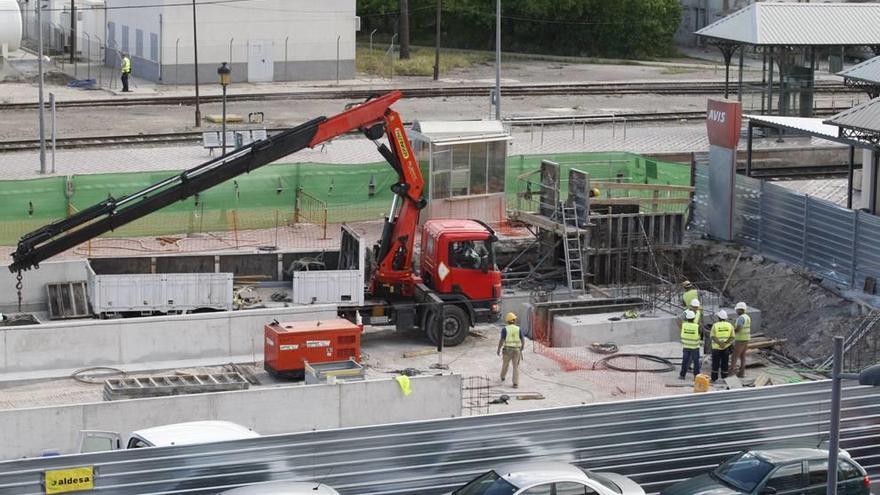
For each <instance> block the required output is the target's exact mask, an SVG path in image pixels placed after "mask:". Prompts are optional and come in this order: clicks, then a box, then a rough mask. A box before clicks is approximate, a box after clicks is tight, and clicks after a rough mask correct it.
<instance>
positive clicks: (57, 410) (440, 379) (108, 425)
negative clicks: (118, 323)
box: [0, 375, 461, 459]
mask: <svg viewBox="0 0 880 495" xmlns="http://www.w3.org/2000/svg"><path fill="white" fill-rule="evenodd" d="M411 387H412V394H411V395H409V396H404V395H403V393H402V392H401V390H400V387H399V386H398V384H397V382H396V381H394V380H393V379H391V378H388V379H382V380H369V381H364V382H353V383H340V384H338V385H304V386H285V387H273V388H262V389H255V390H245V391H241V392H222V393H214V394H200V395H187V396H177V397H161V398H154V399H137V400H127V401H117V402H97V403H91V404H77V405H68V406H56V407H39V408H32V409H11V410H6V411H0V459H14V458H19V457H34V456H39V455H41V454H42V453H44V452H61V453H68V452H72V451H74V450H75V449H76V448H77V445H76V440H77V433H78V432H79V431H80V430H106V431H118V432H120V433H121V434H123V436H124V437H125V436H127V435H128V434H129V433H131V432H132V431H136V430H139V429H142V428H146V427H150V426H157V425H163V424H170V423H179V422H183V421H197V420H210V419H216V420H226V421H233V422H235V423H239V424H242V425H245V426H247V427H250V428H253V429H254V431H257V432H259V433H261V434H263V435H268V434H276V433H291V432H298V431H310V430H324V429H332V428H340V427H349V426H365V425H373V424H383V423H397V422H403V421H416V420H425V419H440V418H449V417H456V416H459V415H461V377H460V376H458V375H443V376H423V377H413V378H411Z"/></svg>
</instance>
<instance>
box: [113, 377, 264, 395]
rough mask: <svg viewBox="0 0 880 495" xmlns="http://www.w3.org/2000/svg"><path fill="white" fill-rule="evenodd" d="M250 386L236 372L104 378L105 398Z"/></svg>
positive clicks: (187, 392)
mask: <svg viewBox="0 0 880 495" xmlns="http://www.w3.org/2000/svg"><path fill="white" fill-rule="evenodd" d="M249 387H250V383H248V381H247V380H245V378H244V377H243V376H242V375H241V374H240V373H237V372H229V373H200V374H193V375H161V376H144V377H132V378H127V377H126V378H110V379H108V380H106V381H105V382H104V400H107V401H112V400H119V399H135V398H141V397H162V396H167V395H183V394H198V393H205V392H225V391H230V390H246V389H248V388H249Z"/></svg>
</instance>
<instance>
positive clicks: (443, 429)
mask: <svg viewBox="0 0 880 495" xmlns="http://www.w3.org/2000/svg"><path fill="white" fill-rule="evenodd" d="M878 398H880V392H878V391H877V390H876V389H874V388H869V387H859V386H846V387H845V388H844V394H843V402H842V426H841V439H842V443H841V446H842V448H844V449H846V450H847V451H848V452H849V453H850V454H851V455H852V456H853V457H854V458H855V459H856V460H857V461H858V462H860V463H861V464H862V465H863V466H864V467H865V468H866V469H867V470H868V472H869V473H870V475H871V476H872V477H873V478H874V479H877V477H878V475H880V400H878ZM829 403H830V382H828V381H821V382H810V383H803V384H794V385H782V386H776V387H763V388H756V389H739V390H732V391H725V392H712V393H704V394H688V395H683V396H676V397H664V398H656V399H645V400H635V401H625V402H610V403H601V404H592V405H586V406H575V407H566V408H555V409H542V410H535V411H527V412H518V413H505V414H495V415H485V416H472V417H464V418H456V419H446V420H438V421H426V422H413V423H401V424H392V425H382V426H372V427H363V428H349V429H338V430H329V431H316V432H310V433H299V434H289V435H274V436H267V437H262V438H256V439H248V440H238V441H231V442H220V443H215V444H209V445H193V446H180V447H162V448H154V449H135V450H130V451H121V452H110V453H97V454H86V455H73V456H59V457H47V458H35V459H22V460H15V461H8V462H2V463H0V493H3V494H9V495H16V494H38V493H43V487H42V486H41V481H42V479H43V477H44V473H45V471H46V470H54V469H64V468H72V467H78V466H94V469H95V472H96V474H95V485H96V489H97V490H99V491H100V493H104V494H147V493H149V494H159V493H163V494H165V493H190V494H208V493H216V492H218V491H221V489H223V488H227V487H232V486H237V485H242V484H249V483H254V482H260V481H267V480H273V479H303V480H320V481H322V482H324V483H326V484H328V485H331V486H334V487H336V488H337V489H338V490H339V491H340V492H341V493H343V494H346V495H348V494H370V495H372V494H439V493H443V492H446V491H450V490H451V489H452V488H454V487H456V486H458V485H460V484H461V483H463V482H465V481H466V480H468V479H470V478H471V477H473V476H475V475H476V474H478V473H479V472H481V471H483V470H486V469H489V468H490V466H493V465H497V464H498V463H502V462H507V461H519V460H526V459H539V458H541V459H557V460H561V461H568V462H572V463H575V464H577V465H579V466H583V467H589V468H591V469H596V470H608V471H613V472H618V473H621V474H625V475H628V476H631V477H632V478H633V479H634V480H635V481H637V482H638V483H640V484H641V485H642V486H643V487H644V488H645V490H646V491H647V492H649V493H653V492H657V491H659V490H660V489H662V488H663V487H665V486H668V485H669V484H670V483H673V482H675V481H678V480H682V479H685V478H688V477H691V476H694V475H697V474H700V473H703V472H705V471H706V470H708V469H710V468H712V467H714V466H715V465H717V464H718V463H720V462H721V461H722V460H723V459H724V458H726V457H728V456H730V455H732V454H734V453H736V452H737V451H740V450H742V449H748V448H753V447H758V446H762V447H773V446H777V447H778V446H811V447H815V446H817V445H818V444H819V443H820V442H821V441H823V440H826V439H827V433H828V418H829V410H828V409H829ZM278 414H284V412H283V411H279V412H278ZM5 427H12V426H11V425H7V426H5Z"/></svg>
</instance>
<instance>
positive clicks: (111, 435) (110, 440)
mask: <svg viewBox="0 0 880 495" xmlns="http://www.w3.org/2000/svg"><path fill="white" fill-rule="evenodd" d="M259 436H260V435H259V433H257V432H255V431H253V430H251V429H250V428H247V427H245V426H241V425H239V424H236V423H232V422H229V421H190V422H188V423H175V424H170V425H163V426H154V427H152V428H144V429H143V430H138V431H134V432H132V433H131V434H130V435H129V436H128V439H127V440H126V441H125V444H123V443H122V438H123V437H122V435H121V434H120V433H119V432H115V431H101V430H83V431H81V432H79V440H78V442H77V443H78V444H79V452H80V453H86V452H103V451H105V450H119V449H123V448H125V449H140V448H144V447H168V446H170V445H195V444H199V443H210V442H224V441H227V440H241V439H244V438H256V437H259Z"/></svg>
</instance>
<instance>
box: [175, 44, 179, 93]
mask: <svg viewBox="0 0 880 495" xmlns="http://www.w3.org/2000/svg"><path fill="white" fill-rule="evenodd" d="M179 77H180V38H177V41H175V42H174V84H180V79H179Z"/></svg>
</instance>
